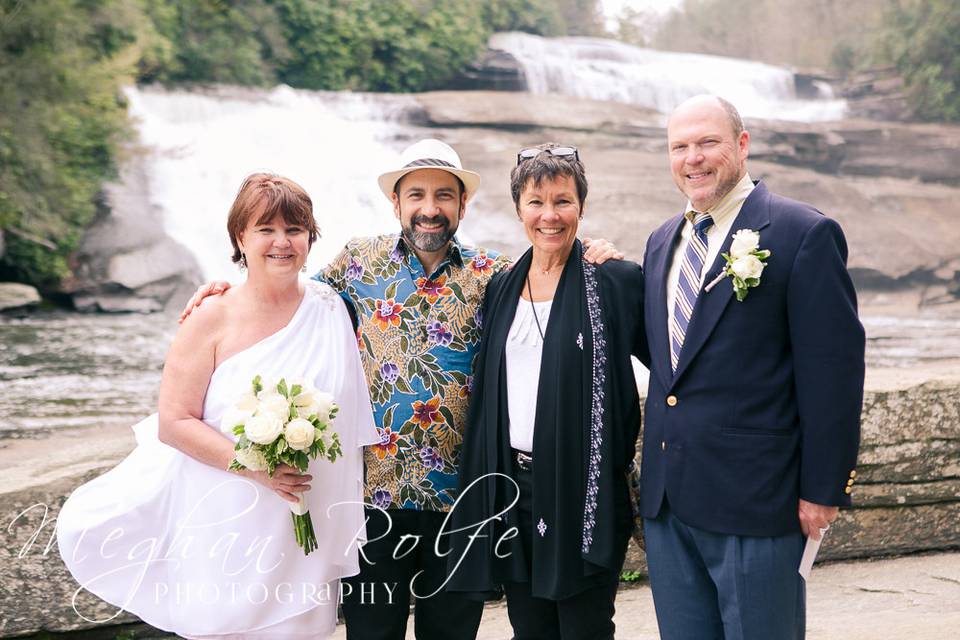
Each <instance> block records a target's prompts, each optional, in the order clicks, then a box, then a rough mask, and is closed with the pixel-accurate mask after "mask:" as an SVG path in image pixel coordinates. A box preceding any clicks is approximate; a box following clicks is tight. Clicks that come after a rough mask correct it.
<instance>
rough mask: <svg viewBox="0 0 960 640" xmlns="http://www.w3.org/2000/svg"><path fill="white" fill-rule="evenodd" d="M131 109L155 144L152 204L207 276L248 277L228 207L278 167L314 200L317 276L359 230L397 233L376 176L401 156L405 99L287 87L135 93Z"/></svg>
mask: <svg viewBox="0 0 960 640" xmlns="http://www.w3.org/2000/svg"><path fill="white" fill-rule="evenodd" d="M127 97H128V99H129V102H130V113H131V115H132V116H133V118H134V120H135V123H136V126H137V129H138V131H139V133H140V141H141V143H142V144H143V145H144V146H145V147H146V148H147V149H148V150H147V151H146V153H148V158H147V173H148V175H149V180H150V200H151V204H153V205H155V206H156V207H158V208H159V210H160V212H161V214H162V215H163V218H164V224H165V228H166V230H167V233H169V234H170V236H171V237H173V238H174V239H175V240H177V241H178V242H180V243H181V244H183V245H184V246H186V247H187V248H188V249H189V250H190V251H191V252H192V253H193V254H194V255H196V257H197V260H198V261H199V263H200V267H201V269H202V271H203V276H204V278H207V279H226V280H232V281H238V280H240V279H241V276H240V275H239V272H238V271H237V268H236V266H235V265H233V263H232V262H230V255H231V254H232V249H231V247H230V240H229V238H228V236H227V232H226V219H227V212H228V210H229V208H230V204H231V203H232V202H233V199H234V197H235V196H236V192H237V189H238V188H239V186H240V184H241V182H242V181H243V178H244V177H246V176H247V175H249V174H250V173H253V172H254V171H272V172H274V173H278V174H280V175H283V176H287V177H289V178H291V179H293V180H295V181H296V182H298V183H299V184H301V185H302V186H303V187H304V188H305V189H306V190H307V192H308V193H309V194H310V196H311V198H312V199H313V206H314V215H315V217H316V219H317V221H318V223H319V224H320V228H321V232H322V237H321V239H320V240H319V242H318V243H317V244H316V245H315V246H314V248H313V251H312V252H311V253H310V257H309V260H308V262H307V270H308V272H309V273H315V272H316V271H317V270H319V268H320V267H321V266H323V265H324V264H326V263H327V262H328V261H329V260H330V259H331V258H332V257H333V256H335V255H336V254H337V252H339V251H340V249H341V248H342V247H343V245H344V243H345V242H346V241H347V240H348V239H350V238H351V237H354V236H358V235H361V236H362V235H373V234H378V233H386V232H392V231H395V230H396V228H397V222H396V220H395V219H394V217H393V214H392V211H391V208H390V203H389V202H388V201H387V200H386V199H385V198H384V196H383V194H382V193H381V192H380V190H379V189H378V187H377V184H376V176H377V175H378V174H379V173H380V172H381V171H383V170H386V168H390V167H391V166H393V165H395V164H396V161H397V158H398V153H397V152H396V151H395V150H393V149H392V148H390V147H388V146H386V145H385V144H384V143H383V142H381V140H383V139H386V138H387V137H389V136H390V135H391V133H392V129H391V127H393V126H395V125H392V124H391V122H390V121H391V120H393V119H395V118H397V117H398V116H399V115H402V112H403V109H404V105H405V104H406V99H405V98H396V99H386V98H384V99H380V98H379V97H375V96H364V95H354V94H323V93H317V92H307V91H296V90H293V89H290V88H289V87H285V86H281V87H278V88H276V89H274V90H272V91H270V92H257V91H242V90H233V91H231V90H226V89H224V90H219V91H215V92H213V93H210V94H202V93H190V92H185V91H166V90H163V89H159V88H145V89H137V88H130V89H128V90H127Z"/></svg>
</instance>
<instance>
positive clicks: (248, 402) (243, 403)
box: [237, 391, 260, 413]
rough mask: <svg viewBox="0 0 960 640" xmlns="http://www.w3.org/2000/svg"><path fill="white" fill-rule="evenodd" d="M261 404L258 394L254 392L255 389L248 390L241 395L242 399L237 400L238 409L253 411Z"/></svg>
mask: <svg viewBox="0 0 960 640" xmlns="http://www.w3.org/2000/svg"><path fill="white" fill-rule="evenodd" d="M259 404H260V400H258V399H257V396H255V395H254V394H253V391H248V392H246V393H245V394H243V395H242V396H240V400H239V401H238V402H237V409H240V410H241V411H249V412H250V413H253V412H254V411H256V410H257V406H259Z"/></svg>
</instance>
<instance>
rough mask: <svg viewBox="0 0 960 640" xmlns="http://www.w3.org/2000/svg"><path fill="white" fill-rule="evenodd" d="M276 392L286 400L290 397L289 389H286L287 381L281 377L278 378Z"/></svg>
mask: <svg viewBox="0 0 960 640" xmlns="http://www.w3.org/2000/svg"><path fill="white" fill-rule="evenodd" d="M277 393H279V394H280V395H282V396H283V397H284V398H287V399H288V400H289V399H290V390H289V389H287V381H286V380H284V379H283V378H280V382H278V383H277Z"/></svg>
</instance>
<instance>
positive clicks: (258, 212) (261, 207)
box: [227, 173, 320, 262]
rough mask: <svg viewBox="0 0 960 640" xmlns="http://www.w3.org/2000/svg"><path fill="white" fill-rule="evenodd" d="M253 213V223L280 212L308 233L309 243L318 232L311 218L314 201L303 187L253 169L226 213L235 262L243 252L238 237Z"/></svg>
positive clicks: (278, 214) (266, 219)
mask: <svg viewBox="0 0 960 640" xmlns="http://www.w3.org/2000/svg"><path fill="white" fill-rule="evenodd" d="M254 216H257V218H256V221H255V222H254V224H267V223H268V222H270V221H271V220H273V219H274V218H275V217H276V216H280V218H281V219H282V220H283V221H284V222H286V223H287V224H291V225H297V226H300V227H303V228H304V229H306V230H307V233H309V234H310V244H311V245H313V243H314V242H315V241H316V239H317V238H318V237H319V236H320V229H319V228H318V227H317V221H316V220H314V219H313V202H312V201H311V200H310V196H308V195H307V192H306V191H304V189H303V187H301V186H300V185H298V184H297V183H296V182H294V181H293V180H291V179H290V178H284V177H283V176H278V175H276V174H273V173H254V174H251V175H249V176H247V178H246V179H245V180H244V181H243V184H242V185H240V190H239V191H238V192H237V197H236V198H235V199H234V201H233V205H232V206H231V207H230V214H229V215H228V216H227V232H228V233H229V234H230V242H231V243H232V244H233V261H234V262H240V258H241V256H242V253H241V252H240V246H239V245H238V244H237V238H239V237H240V234H241V233H242V232H243V230H244V229H246V228H247V225H249V224H250V220H251V219H252V218H253V217H254Z"/></svg>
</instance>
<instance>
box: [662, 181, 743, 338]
mask: <svg viewBox="0 0 960 640" xmlns="http://www.w3.org/2000/svg"><path fill="white" fill-rule="evenodd" d="M753 186H754V185H753V181H752V180H751V179H750V174H748V173H744V174H743V177H742V178H741V179H740V181H739V182H738V183H737V184H736V185H735V186H734V187H733V189H731V190H730V191H729V192H728V193H727V195H725V196H724V197H723V199H722V200H720V202H718V203H717V204H716V206H714V207H713V208H712V209H709V210H707V211H703V212H695V211H694V209H693V205H692V204H691V203H690V201H689V200H687V211H686V213H685V214H684V217H686V219H687V220H686V222H684V223H683V230H682V231H681V232H680V241H679V242H677V246H676V248H675V249H674V251H673V260H672V261H671V262H670V271H669V273H668V274H667V335H671V333H670V327H672V326H673V315H674V314H673V305H674V302H675V300H676V296H677V283H678V282H679V281H680V265H681V264H682V263H683V254H684V252H685V251H686V250H687V245H688V244H689V243H690V236H691V235H693V215H694V213H709V214H710V216H711V217H712V218H713V226H711V227H710V228H709V229H707V259H706V260H704V261H703V269H702V270H701V271H700V284H699V286H700V287H703V280H704V278H705V277H706V275H707V272H708V271H709V269H710V268H711V267H712V266H713V261H714V260H716V258H717V254H718V253H720V247H721V246H723V242H724V240H726V238H727V236H728V235H729V234H730V229H731V228H732V227H733V223H734V221H735V220H736V219H737V215H738V214H739V213H740V209H741V208H742V207H743V201H744V200H746V199H747V196H749V195H750V192H751V191H753ZM715 275H716V274H711V276H715ZM711 279H712V278H711Z"/></svg>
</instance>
